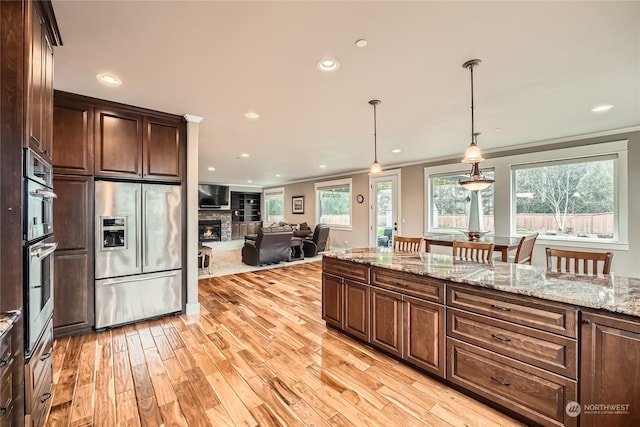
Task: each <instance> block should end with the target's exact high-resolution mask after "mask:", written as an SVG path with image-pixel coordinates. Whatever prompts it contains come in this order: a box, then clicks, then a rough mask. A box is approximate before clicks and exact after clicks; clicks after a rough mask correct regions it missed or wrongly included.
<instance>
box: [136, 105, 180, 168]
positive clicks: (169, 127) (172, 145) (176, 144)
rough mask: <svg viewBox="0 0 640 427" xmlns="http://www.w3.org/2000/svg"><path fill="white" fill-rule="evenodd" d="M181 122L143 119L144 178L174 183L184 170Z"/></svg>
mask: <svg viewBox="0 0 640 427" xmlns="http://www.w3.org/2000/svg"><path fill="white" fill-rule="evenodd" d="M184 138H185V135H183V126H182V122H181V121H178V120H167V119H161V118H158V117H145V118H144V143H143V145H142V147H143V153H144V161H143V167H144V177H145V178H149V179H155V180H169V181H176V180H178V181H179V180H180V179H181V178H182V170H183V169H184V165H183V161H184V156H183V155H182V153H183V151H184V150H183V144H184Z"/></svg>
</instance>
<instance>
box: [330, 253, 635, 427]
mask: <svg viewBox="0 0 640 427" xmlns="http://www.w3.org/2000/svg"><path fill="white" fill-rule="evenodd" d="M322 315H323V319H324V320H325V321H326V323H327V325H328V326H331V327H333V328H336V329H338V330H340V331H342V332H344V333H346V334H348V335H350V336H352V337H354V338H356V339H358V340H361V341H363V342H365V343H367V344H368V345H371V346H373V347H375V348H377V349H379V350H382V351H384V352H386V353H388V354H390V355H392V356H394V357H396V358H397V359H399V360H401V361H403V362H406V363H408V364H410V365H412V366H414V367H416V368H419V369H420V370H422V371H424V372H427V373H429V374H431V375H434V376H436V377H438V378H440V379H441V380H442V381H444V382H446V383H448V384H450V385H452V386H454V387H455V388H457V389H460V390H463V391H465V392H468V393H470V394H472V395H473V396H476V397H479V398H481V399H482V400H483V401H485V402H487V403H489V404H492V405H494V406H497V407H499V408H501V409H503V410H505V412H507V413H509V414H510V415H516V416H518V417H520V418H522V419H524V420H527V421H528V422H534V423H538V424H541V425H578V423H579V425H581V426H599V425H603V426H605V425H606V426H610V425H640V369H638V363H639V361H640V279H635V278H627V277H617V276H615V275H613V274H612V275H609V276H580V275H572V274H559V273H554V272H547V271H546V269H545V268H541V267H535V266H526V265H517V264H509V263H502V262H495V263H492V264H479V263H474V262H468V261H461V260H458V259H455V258H453V257H450V256H447V255H437V254H429V253H420V254H407V253H394V252H392V251H389V250H387V249H383V250H380V249H377V250H376V249H375V248H362V249H343V250H338V251H333V252H325V253H324V257H323V280H322Z"/></svg>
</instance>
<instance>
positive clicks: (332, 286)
mask: <svg viewBox="0 0 640 427" xmlns="http://www.w3.org/2000/svg"><path fill="white" fill-rule="evenodd" d="M343 312H344V302H343V292H342V278H341V277H337V276H333V275H331V274H326V273H322V318H323V319H324V321H325V322H327V325H331V326H333V327H334V328H337V329H342V326H343V323H342V321H343V319H344V316H343V314H342V313H343Z"/></svg>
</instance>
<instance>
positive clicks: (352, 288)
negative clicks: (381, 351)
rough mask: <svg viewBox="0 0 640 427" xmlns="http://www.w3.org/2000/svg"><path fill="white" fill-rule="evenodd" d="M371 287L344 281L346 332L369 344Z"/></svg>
mask: <svg viewBox="0 0 640 427" xmlns="http://www.w3.org/2000/svg"><path fill="white" fill-rule="evenodd" d="M369 288H370V287H369V285H366V284H363V283H358V282H355V281H353V280H344V331H345V332H346V333H348V334H351V335H353V336H354V337H356V338H360V339H361V340H363V341H366V342H369V304H370V303H369V297H370V290H369Z"/></svg>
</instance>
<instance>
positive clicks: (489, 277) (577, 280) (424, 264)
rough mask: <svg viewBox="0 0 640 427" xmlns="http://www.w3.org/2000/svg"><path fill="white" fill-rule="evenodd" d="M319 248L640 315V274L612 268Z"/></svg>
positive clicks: (457, 279)
mask: <svg viewBox="0 0 640 427" xmlns="http://www.w3.org/2000/svg"><path fill="white" fill-rule="evenodd" d="M322 254H323V255H324V256H326V257H329V258H337V259H342V260H346V261H352V262H356V263H360V264H368V265H372V266H375V267H382V268H388V269H391V270H398V271H405V272H408V273H413V274H418V275H422V276H430V277H434V278H437V279H443V280H449V281H451V282H457V283H466V284H469V285H473V286H480V287H483V288H488V289H496V290H499V291H505V292H510V293H513V294H520V295H529V296H533V297H537V298H542V299H545V300H549V301H557V302H562V303H567V304H573V305H577V306H580V307H588V308H595V309H600V310H606V311H610V312H614V313H622V314H627V315H631V316H637V317H640V278H632V277H620V276H615V274H610V275H608V276H603V275H598V276H587V275H577V274H566V273H556V272H548V271H547V269H546V268H545V267H537V266H531V265H522V264H513V263H505V262H499V261H496V262H493V263H491V264H482V263H476V262H471V261H461V260H458V259H456V258H454V257H452V256H449V255H440V254H431V253H425V252H421V253H419V254H415V253H397V252H396V253H394V252H393V251H392V250H389V249H386V248H383V249H376V248H353V249H338V250H333V251H327V252H323V253H322Z"/></svg>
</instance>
